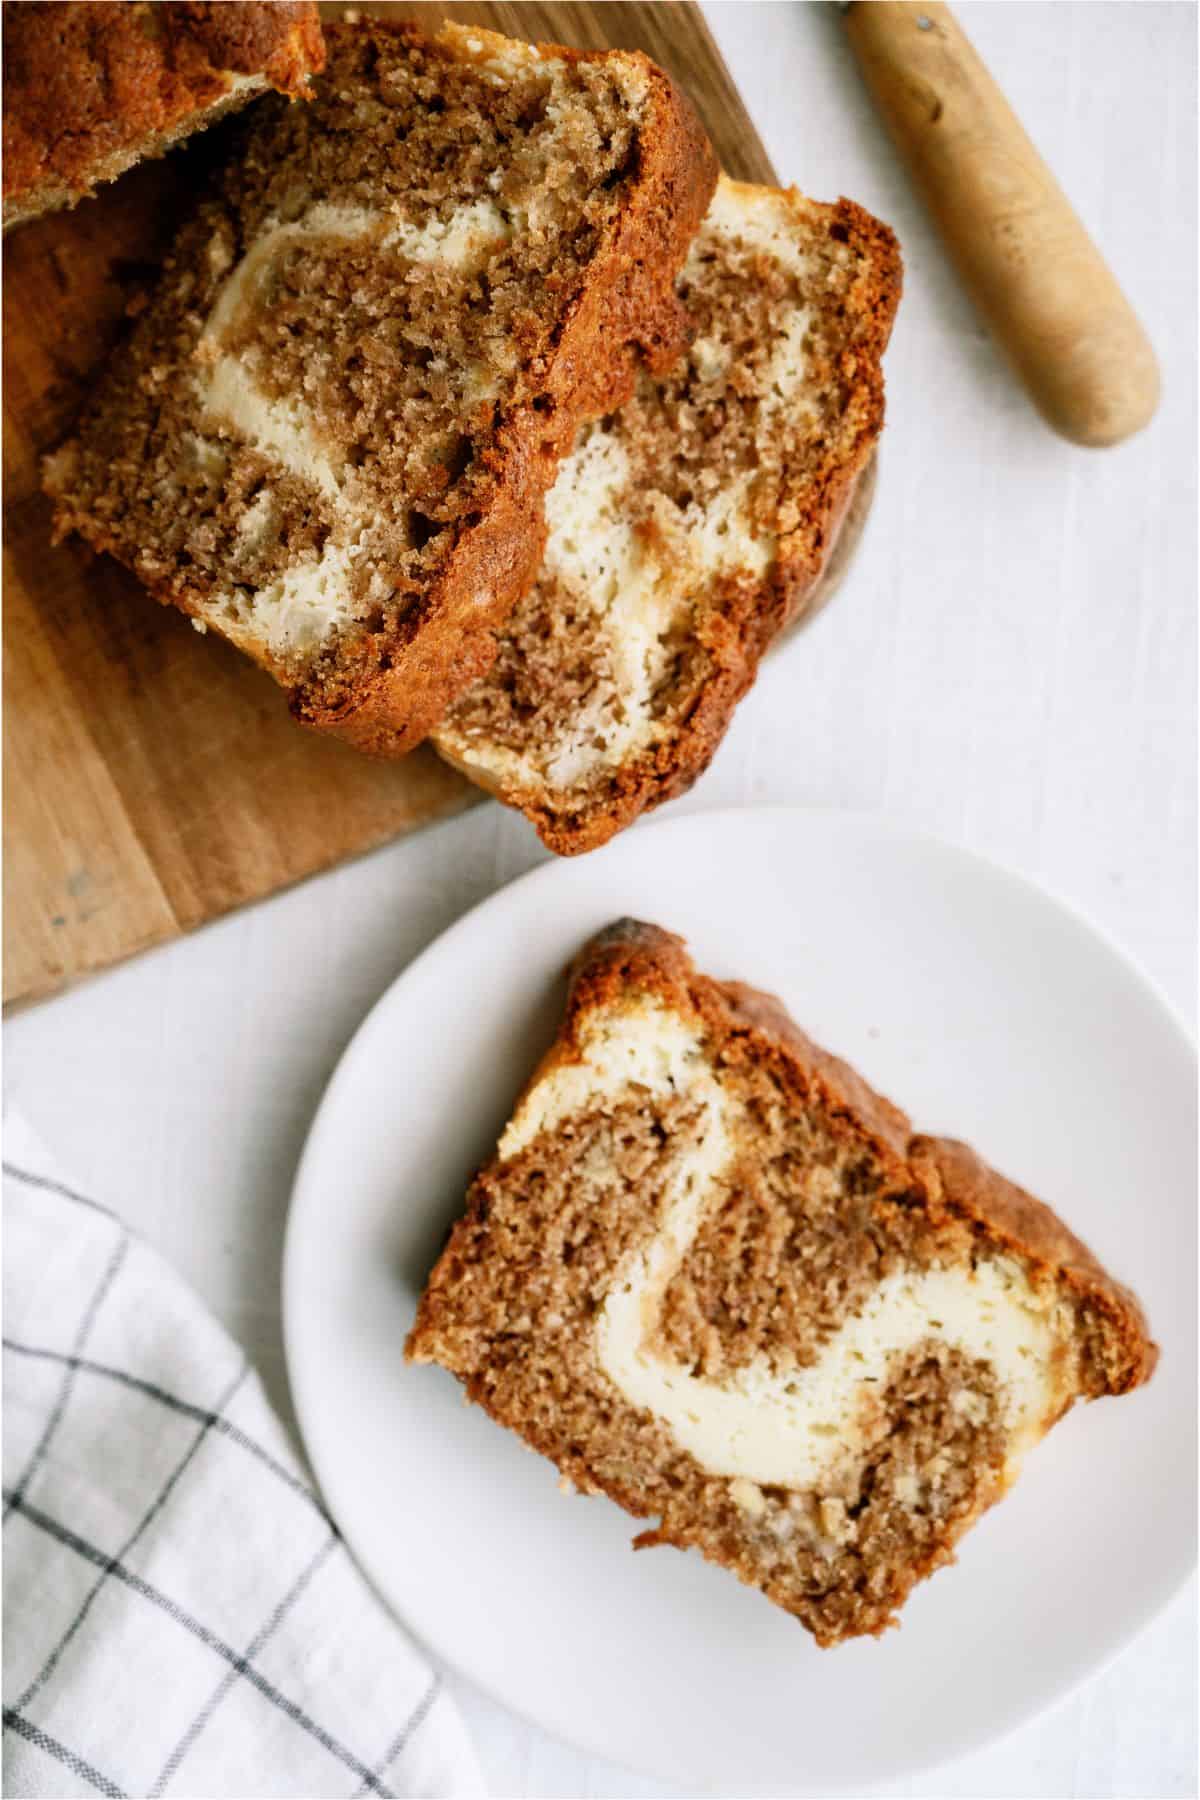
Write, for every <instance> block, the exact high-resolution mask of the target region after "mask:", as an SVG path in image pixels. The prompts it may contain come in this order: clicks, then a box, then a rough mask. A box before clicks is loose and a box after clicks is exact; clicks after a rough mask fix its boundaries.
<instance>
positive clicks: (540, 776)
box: [433, 177, 901, 855]
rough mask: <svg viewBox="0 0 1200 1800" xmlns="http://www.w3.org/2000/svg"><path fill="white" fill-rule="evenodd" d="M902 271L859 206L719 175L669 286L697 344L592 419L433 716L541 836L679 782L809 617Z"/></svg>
mask: <svg viewBox="0 0 1200 1800" xmlns="http://www.w3.org/2000/svg"><path fill="white" fill-rule="evenodd" d="M900 285H901V264H900V255H899V250H898V248H897V245H896V240H895V238H894V237H893V235H892V233H891V232H890V231H889V230H888V228H887V227H886V226H885V225H881V224H880V223H879V221H878V220H876V219H874V218H872V217H871V216H870V215H869V214H868V213H865V212H864V211H863V210H862V209H861V208H860V207H857V206H854V205H852V204H851V203H850V202H849V201H846V200H842V201H839V202H838V203H837V204H836V205H832V206H822V205H819V204H817V203H816V202H815V201H812V200H808V199H805V197H804V196H803V195H802V194H800V193H798V192H797V191H796V190H795V189H789V190H786V191H782V192H781V191H778V190H775V189H771V188H764V187H754V186H749V185H747V184H745V183H742V182H736V181H731V180H729V179H728V178H727V177H722V179H721V182H720V184H719V186H718V189H717V192H716V195H715V197H714V199H713V202H712V205H711V207H710V209H709V212H708V215H707V217H706V219H705V221H704V224H703V225H702V227H701V229H700V231H699V233H698V234H697V236H696V239H695V241H694V243H693V244H692V247H691V251H690V254H689V256H688V260H687V263H686V265H685V267H684V269H683V272H682V274H681V276H680V278H679V281H678V284H677V289H678V293H679V296H680V299H681V300H682V301H683V303H684V305H685V306H686V307H687V309H688V312H689V314H690V317H691V323H692V331H693V339H692V343H691V347H690V350H689V352H688V354H687V355H686V356H685V357H684V358H683V359H682V360H681V361H680V362H679V363H678V364H677V365H676V367H675V368H673V369H672V370H670V371H669V372H668V373H667V374H665V375H663V376H660V377H658V378H655V377H653V376H651V375H649V374H645V375H643V376H642V377H641V379H640V380H639V383H638V387H637V390H636V393H635V394H634V397H633V398H632V399H631V400H630V401H629V402H628V403H627V405H625V406H624V407H623V408H622V409H621V410H620V411H619V412H617V413H615V414H613V415H611V416H609V417H606V418H604V419H601V420H598V421H596V422H594V423H591V424H589V425H586V426H585V427H584V428H583V430H582V431H581V433H580V435H579V438H578V441H577V442H576V445H575V447H574V450H573V452H572V454H571V455H570V456H569V457H568V458H567V460H566V461H565V462H564V463H563V465H562V467H561V469H560V470H559V473H558V477H557V480H556V482H555V485H554V488H553V490H552V491H551V494H550V497H549V502H548V520H549V538H548V542H547V547H546V555H545V560H544V562H543V564H542V569H541V573H540V575H539V577H538V580H537V582H536V583H535V585H534V586H533V588H532V589H531V591H530V592H529V594H528V595H527V596H526V597H525V599H524V600H523V601H521V602H520V604H519V605H518V606H517V608H516V610H515V611H514V612H513V614H512V615H511V617H510V618H509V621H508V623H507V625H506V627H505V628H504V630H503V632H502V634H501V638H500V649H499V654H498V655H497V657H496V660H495V662H494V663H493V665H492V667H491V669H490V670H489V671H488V673H487V674H486V675H485V676H483V677H482V678H481V679H480V680H479V681H478V682H476V683H475V685H474V686H472V687H470V688H469V689H468V690H467V691H466V692H465V693H464V694H463V695H462V696H461V697H460V698H459V699H458V700H457V701H456V702H455V703H454V704H453V705H452V706H451V707H450V709H449V710H448V712H447V713H446V715H445V716H444V718H443V719H442V720H441V722H440V723H439V724H438V726H437V727H436V729H435V732H434V734H433V742H434V744H435V745H436V747H437V749H438V750H439V752H440V753H441V754H442V755H443V756H444V757H446V758H447V759H448V760H449V761H450V762H452V763H454V765H455V766H456V767H457V768H459V769H461V770H462V771H463V773H464V774H466V775H469V776H470V778H471V779H472V780H473V781H476V782H478V783H479V784H480V785H481V786H483V787H486V788H488V789H489V790H490V791H491V792H492V793H494V794H496V795H497V796H498V797H499V798H500V799H501V800H503V801H505V802H506V803H507V804H508V805H510V806H515V807H519V808H520V809H521V810H522V811H524V812H525V813H526V814H527V815H528V817H529V818H530V819H531V820H532V822H533V823H534V825H535V826H536V827H537V830H538V832H539V833H540V835H541V837H542V838H543V839H544V841H545V842H546V843H547V844H548V845H549V846H550V848H551V849H553V850H556V851H558V852H559V853H560V854H563V855H570V854H573V853H575V852H577V851H583V850H590V849H593V848H595V847H596V846H597V845H599V844H602V843H604V842H605V840H606V839H608V838H610V837H611V836H612V835H613V833H614V832H616V831H619V830H621V829H622V828H623V827H624V826H626V825H628V824H630V823H631V822H632V821H633V820H634V819H635V818H636V817H637V816H638V815H639V813H641V812H643V811H645V810H646V809H647V808H649V807H652V806H657V805H658V804H659V803H660V802H662V801H664V800H669V799H671V798H672V797H673V796H675V795H677V794H679V793H682V792H683V791H684V790H685V789H686V788H688V787H689V786H690V785H691V783H692V782H693V781H694V780H695V779H696V777H697V776H698V775H699V774H700V773H701V772H702V771H703V770H704V769H705V768H707V766H708V764H709V762H710V761H711V759H712V757H713V755H714V753H715V751H716V749H717V747H718V745H719V744H720V742H721V739H722V737H723V736H724V734H725V731H726V730H727V728H728V726H729V722H730V719H731V717H732V715H733V711H734V708H735V706H736V705H737V702H738V700H739V699H740V698H741V697H742V695H743V694H744V693H745V692H746V690H747V689H748V688H749V686H750V685H751V683H752V682H753V680H754V677H755V674H756V672H757V669H758V664H759V660H760V658H761V657H762V655H763V653H764V651H765V650H766V649H767V647H768V646H769V644H770V643H771V641H772V639H773V638H774V637H775V636H776V634H777V633H778V632H779V631H780V630H781V629H783V627H784V626H785V625H786V624H788V623H789V622H791V621H793V620H795V619H797V618H798V617H800V616H801V615H802V614H803V612H804V609H805V607H806V605H807V604H808V601H809V599H810V597H811V595H812V593H813V590H814V587H815V585H816V583H817V581H818V578H819V577H820V574H821V571H822V569H823V568H824V566H825V564H826V563H827V561H828V558H829V555H830V552H831V549H832V547H833V544H834V542H835V539H836V536H837V532H838V528H839V525H840V523H841V521H842V518H843V516H844V515H845V512H846V509H847V506H848V503H849V501H850V498H851V495H852V494H853V491H854V488H855V484H856V482H857V481H858V479H859V477H860V476H861V474H862V472H863V470H864V468H865V467H866V464H867V462H868V460H869V458H870V456H871V453H872V451H873V449H874V447H875V443H876V440H877V438H878V436H879V431H880V428H881V426H882V423H883V374H882V368H881V359H882V356H883V352H884V349H885V347H886V344H887V341H888V336H889V334H890V332H891V327H892V320H893V316H894V314H895V310H896V305H897V302H898V300H899V296H900Z"/></svg>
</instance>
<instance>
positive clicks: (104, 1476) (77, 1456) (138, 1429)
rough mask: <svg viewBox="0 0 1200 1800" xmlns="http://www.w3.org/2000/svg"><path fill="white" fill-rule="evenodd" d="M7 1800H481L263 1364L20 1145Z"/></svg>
mask: <svg viewBox="0 0 1200 1800" xmlns="http://www.w3.org/2000/svg"><path fill="white" fill-rule="evenodd" d="M4 1156H5V1161H4V1791H5V1793H6V1794H9V1795H20V1796H34V1795H81V1794H89V1793H92V1792H97V1793H101V1794H111V1795H119V1794H137V1795H143V1794H170V1795H176V1796H179V1795H187V1796H201V1795H203V1796H208V1795H212V1796H220V1795H233V1796H238V1800H249V1797H254V1800H257V1797H258V1796H260V1795H262V1796H265V1795H297V1796H303V1797H304V1800H318V1797H320V1796H324V1795H339V1796H340V1795H352V1794H353V1795H369V1794H377V1795H389V1794H396V1795H400V1794H422V1795H448V1796H450V1795H453V1796H457V1795H477V1794H481V1793H482V1792H483V1787H482V1783H481V1780H480V1776H479V1770H478V1766H477V1764H476V1762H475V1758H474V1754H473V1752H472V1750H471V1747H470V1745H469V1743H468V1741H467V1739H466V1736H465V1734H464V1732H463V1729H462V1725H461V1723H460V1721H459V1718H458V1715H457V1712H456V1710H455V1708H454V1706H453V1703H452V1702H451V1701H450V1699H449V1697H448V1696H447V1695H446V1694H445V1693H444V1692H443V1691H442V1689H441V1684H440V1680H439V1678H438V1677H437V1676H436V1675H435V1674H434V1672H433V1671H432V1670H431V1668H430V1667H429V1665H428V1663H427V1662H426V1661H425V1659H424V1658H423V1657H422V1656H421V1655H420V1654H419V1653H418V1652H417V1650H416V1649H415V1648H414V1646H413V1645H412V1644H411V1643H410V1642H409V1640H408V1639H407V1638H406V1637H405V1636H404V1634H403V1632H402V1631H401V1630H400V1629H399V1627H398V1626H397V1625H395V1624H394V1623H393V1621H392V1620H391V1619H390V1617H389V1616H388V1614H387V1613H386V1612H385V1611H384V1609H383V1607H382V1606H381V1604H380V1603H379V1601H377V1600H376V1598H375V1596H374V1595H373V1593H372V1592H371V1590H370V1589H369V1588H368V1586H367V1585H366V1583H365V1582H364V1580H363V1578H362V1576H361V1575H360V1574H359V1573H358V1570H357V1569H356V1568H355V1566H354V1564H353V1563H352V1562H351V1560H350V1558H349V1556H348V1554H347V1552H346V1548H345V1546H344V1544H343V1543H342V1541H341V1539H340V1538H339V1536H338V1534H337V1531H336V1529H335V1527H334V1525H333V1524H332V1522H331V1520H330V1519H329V1516H328V1515H327V1513H326V1512H325V1510H324V1508H323V1507H322V1505H321V1502H320V1500H319V1499H318V1498H317V1496H316V1494H315V1493H314V1492H313V1490H312V1488H311V1487H310V1486H309V1485H308V1483H307V1481H306V1480H305V1479H304V1478H303V1476H302V1474H301V1472H300V1469H299V1466H298V1463H297V1460H296V1457H295V1454H294V1452H293V1451H292V1449H291V1447H290V1444H289V1442H288V1438H287V1436H286V1434H285V1432H284V1430H283V1427H282V1426H281V1425H280V1423H279V1421H278V1420H277V1419H276V1417H275V1415H274V1413H273V1412H272V1411H271V1408H270V1406H269V1405H268V1403H267V1400H266V1398H265V1396H264V1394H263V1391H262V1388H261V1387H260V1385H259V1382H258V1378H257V1377H256V1375H255V1374H254V1372H253V1371H252V1370H251V1369H250V1368H249V1367H248V1366H247V1363H246V1360H245V1357H244V1356H243V1355H242V1353H241V1352H240V1350H239V1349H238V1348H237V1346H236V1345H235V1344H234V1343H233V1342H232V1341H231V1340H230V1339H229V1338H228V1337H227V1336H226V1334H225V1332H224V1331H223V1330H222V1328H221V1327H220V1326H219V1325H218V1324H217V1323H216V1321H215V1320H214V1319H213V1318H212V1317H211V1316H210V1315H209V1314H208V1313H207V1312H206V1311H205V1309H204V1307H203V1306H202V1305H201V1303H200V1302H199V1300H198V1299H197V1298H196V1296H195V1295H194V1294H193V1293H192V1292H191V1291H190V1290H189V1289H188V1288H187V1287H186V1286H185V1284H184V1283H183V1282H182V1281H181V1280H180V1279H179V1277H178V1276H177V1275H175V1273H174V1272H173V1271H172V1270H171V1269H170V1268H169V1267H168V1266H167V1265H166V1264H165V1263H164V1262H163V1261H162V1260H161V1258H159V1257H158V1256H157V1255H156V1254H155V1253H154V1252H153V1251H152V1250H150V1249H149V1248H148V1247H147V1246H146V1245H145V1244H143V1243H141V1242H139V1241H138V1239H137V1238H136V1237H134V1236H133V1235H132V1234H131V1233H130V1232H128V1231H127V1230H126V1229H125V1227H124V1226H123V1225H122V1224H121V1222H120V1220H119V1219H117V1218H116V1217H115V1215H114V1214H112V1213H110V1212H108V1211H107V1210H106V1209H105V1208H103V1207H101V1206H99V1205H98V1204H97V1203H96V1202H95V1201H93V1200H89V1199H87V1198H85V1197H84V1196H82V1195H80V1194H77V1193H75V1192H73V1191H72V1190H71V1189H70V1188H68V1187H66V1186H64V1185H63V1184H62V1183H61V1182H60V1181H59V1180H58V1178H57V1176H56V1174H55V1172H54V1171H53V1169H51V1168H50V1167H48V1165H47V1160H46V1157H45V1154H44V1152H43V1151H42V1150H41V1149H40V1147H39V1146H38V1144H37V1142H36V1140H35V1139H33V1138H32V1136H31V1134H30V1133H29V1132H28V1130H27V1129H26V1128H25V1127H24V1126H23V1125H22V1123H21V1122H20V1121H19V1120H14V1119H12V1118H9V1119H7V1120H6V1121H5V1144H4Z"/></svg>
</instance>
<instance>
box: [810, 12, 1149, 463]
mask: <svg viewBox="0 0 1200 1800" xmlns="http://www.w3.org/2000/svg"><path fill="white" fill-rule="evenodd" d="M1019 16H1020V15H1019V13H1016V14H1014V17H1015V18H1019ZM846 29H847V32H848V34H849V37H850V41H851V43H852V44H853V46H854V50H855V53H856V55H857V57H858V61H859V64H860V66H861V68H862V72H863V76H864V78H865V80H866V83H867V86H868V87H869V88H870V90H871V93H872V95H873V97H874V100H875V103H876V105H877V107H878V108H879V111H880V113H881V114H882V116H883V118H884V120H885V121H886V123H887V126H888V129H889V131H890V132H891V134H892V137H893V138H894V139H895V142H896V146H897V148H898V149H899V151H900V153H901V155H902V156H903V157H904V160H905V161H906V163H907V164H908V166H909V169H910V171H911V173H912V175H913V177H914V179H915V181H916V183H917V185H918V186H919V188H920V190H921V192H922V194H923V195H924V198H925V201H926V203H927V205H928V206H929V209H930V211H931V212H932V214H933V217H934V219H935V221H936V222H937V225H938V227H939V229H940V231H941V233H942V236H943V237H944V239H945V241H946V245H947V247H948V249H949V250H950V252H951V255H952V256H953V258H954V260H955V262H956V264H957V265H958V269H959V273H960V274H961V276H962V278H963V281H964V282H965V284H966V286H967V288H968V290H969V292H970V293H971V295H972V298H973V299H974V301H975V303H976V305H977V306H978V307H979V310H980V311H981V312H982V313H983V315H984V317H985V318H986V320H987V321H988V323H989V325H990V326H991V328H992V330H993V332H994V333H995V335H996V336H997V337H998V338H999V340H1000V342H1001V343H1002V344H1003V345H1004V347H1005V349H1006V350H1007V351H1008V353H1009V355H1010V356H1011V358H1012V360H1013V361H1014V362H1015V364H1016V365H1017V368H1018V369H1019V371H1020V373H1021V375H1022V377H1023V379H1024V381H1025V384H1026V386H1027V387H1028V389H1029V392H1030V394H1031V395H1032V396H1033V399H1034V401H1035V402H1036V404H1037V406H1038V407H1039V409H1040V411H1041V412H1042V413H1043V414H1044V416H1045V418H1046V419H1047V420H1048V421H1049V423H1050V424H1051V425H1053V427H1054V429H1055V430H1056V431H1060V432H1061V433H1062V434H1063V436H1064V437H1068V438H1071V439H1072V440H1073V441H1074V442H1075V443H1077V444H1092V445H1101V444H1118V443H1120V442H1121V440H1122V439H1123V438H1127V437H1129V436H1130V434H1131V433H1132V432H1135V431H1138V430H1140V428H1141V427H1142V426H1143V425H1145V424H1146V423H1147V422H1148V421H1149V419H1150V418H1151V416H1152V415H1153V412H1154V409H1155V407H1156V406H1157V404H1158V394H1159V377H1158V363H1157V361H1156V359H1155V355H1154V351H1153V350H1152V349H1151V347H1150V343H1149V340H1148V339H1147V337H1146V334H1145V332H1144V331H1143V330H1142V327H1141V325H1140V324H1139V323H1138V320H1137V318H1136V316H1135V314H1134V312H1133V309H1132V307H1131V306H1130V304H1129V302H1128V301H1127V300H1126V298H1125V296H1124V294H1123V293H1122V292H1121V290H1120V288H1119V287H1118V286H1117V283H1116V281H1115V279H1114V278H1113V275H1112V272H1111V270H1110V269H1109V267H1108V265H1107V263H1106V262H1105V261H1104V258H1103V257H1102V256H1101V255H1100V252H1099V251H1098V250H1097V248H1096V246H1095V244H1093V242H1092V240H1091V238H1090V237H1089V236H1088V234H1087V232H1086V231H1085V230H1084V228H1083V225H1082V224H1081V223H1080V220H1079V218H1078V217H1077V215H1076V213H1075V211H1074V209H1073V208H1072V206H1071V204H1070V202H1069V201H1068V199H1067V197H1066V195H1065V194H1064V193H1063V191H1062V189H1061V188H1060V187H1059V185H1058V183H1057V182H1056V181H1055V179H1054V177H1053V175H1051V173H1050V171H1049V169H1048V168H1047V167H1046V165H1045V163H1044V162H1043V161H1042V159H1041V157H1040V156H1039V155H1038V153H1037V151H1036V150H1035V149H1034V147H1033V145H1032V144H1031V143H1030V141H1029V139H1028V138H1027V137H1026V135H1025V132H1024V131H1023V130H1022V128H1021V124H1020V121H1019V120H1018V119H1017V117H1016V114H1015V113H1014V112H1013V110H1012V108H1011V107H1010V106H1009V104H1008V102H1007V101H1006V100H1005V98H1004V96H1003V94H1002V93H1001V92H1000V90H999V88H998V87H997V86H996V84H995V82H994V81H993V80H992V78H991V76H990V75H989V74H988V72H987V70H986V68H985V67H984V65H983V63H982V62H981V61H980V59H979V57H978V56H977V55H976V53H975V51H974V50H973V49H972V47H971V44H970V42H969V41H968V39H967V37H966V35H965V33H964V32H963V31H962V29H961V27H960V26H959V24H958V22H957V20H956V19H955V18H954V15H953V14H952V13H951V11H950V8H949V7H948V6H942V5H940V4H936V3H934V0H930V3H929V4H910V3H908V0H856V3H855V4H854V5H852V6H850V8H849V10H848V12H847V15H846Z"/></svg>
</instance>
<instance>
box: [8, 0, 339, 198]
mask: <svg viewBox="0 0 1200 1800" xmlns="http://www.w3.org/2000/svg"><path fill="white" fill-rule="evenodd" d="M324 60H325V52H324V48H323V46H322V41H321V24H320V20H319V19H318V17H317V9H316V6H315V5H312V4H311V3H306V4H303V5H293V4H291V3H290V0H278V4H262V3H261V0H260V4H257V5H244V4H242V0H224V3H222V4H217V5H211V4H208V5H197V4H194V3H188V4H182V5H180V4H176V0H161V3H157V4H153V5H150V4H146V3H145V0H140V3H139V0H115V3H113V0H39V4H37V5H34V4H31V0H5V6H4V229H5V230H6V231H7V230H8V228H9V226H10V225H21V224H24V223H25V221H26V220H28V219H35V218H37V217H38V216H39V215H40V214H41V213H46V212H54V211H56V210H57V209H58V208H59V207H63V206H74V205H75V203H76V201H77V200H81V199H82V198H83V197H84V195H85V194H91V193H92V192H94V190H95V189H96V188H97V187H98V186H99V185H100V184H101V183H102V182H105V181H112V180H113V179H114V177H116V176H117V175H120V174H121V173H122V171H123V170H125V169H128V168H130V167H131V166H132V165H133V164H134V163H136V162H141V161H142V159H143V158H144V157H147V156H161V155H162V154H163V152H164V151H166V150H169V149H170V148H171V146H172V145H173V144H177V143H179V142H180V141H181V140H182V139H183V138H185V137H188V136H190V135H191V133H192V132H194V131H198V130H200V129H201V128H202V127H203V126H205V125H211V124H212V123H213V121H214V120H215V119H219V118H221V117H223V115H224V114H225V113H227V112H234V111H236V109H237V108H238V107H241V106H244V105H245V104H246V102H247V101H249V100H253V99H254V98H255V96H256V95H258V94H263V93H266V92H267V90H268V89H270V88H274V89H275V90H276V91H277V92H279V93H281V94H288V95H292V96H295V95H302V94H304V93H305V92H306V90H307V84H308V77H309V76H310V75H311V74H313V73H315V72H316V71H317V70H318V69H320V68H321V67H322V65H323V63H324Z"/></svg>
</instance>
